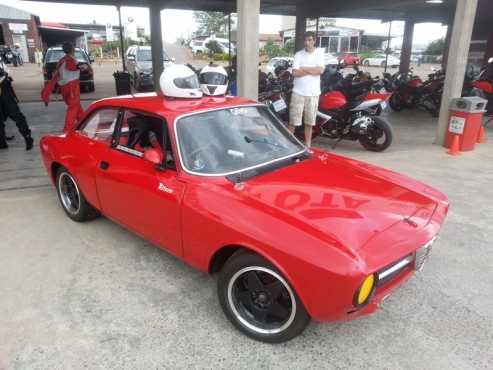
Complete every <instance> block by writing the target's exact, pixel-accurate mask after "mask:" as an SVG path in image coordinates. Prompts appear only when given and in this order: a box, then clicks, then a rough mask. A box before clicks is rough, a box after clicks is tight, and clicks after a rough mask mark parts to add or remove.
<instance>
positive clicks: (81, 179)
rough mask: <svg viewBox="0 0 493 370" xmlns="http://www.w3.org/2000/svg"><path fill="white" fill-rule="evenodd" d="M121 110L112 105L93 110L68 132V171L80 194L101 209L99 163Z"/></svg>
mask: <svg viewBox="0 0 493 370" xmlns="http://www.w3.org/2000/svg"><path fill="white" fill-rule="evenodd" d="M119 115H120V110H119V109H118V108H114V107H106V108H100V109H97V110H95V111H93V112H92V113H91V114H90V115H89V116H88V117H87V118H86V119H85V120H84V121H83V122H82V124H81V125H80V126H79V127H78V128H77V129H76V130H75V131H74V132H73V133H72V134H71V137H70V148H69V150H67V153H66V154H65V158H66V160H67V162H68V163H69V166H70V168H69V171H72V172H73V173H72V174H73V175H74V176H75V177H76V179H77V182H78V183H79V186H80V187H81V190H82V193H83V194H84V196H85V197H86V199H87V201H88V202H89V203H90V204H92V205H93V206H95V207H97V208H100V202H99V197H98V193H97V190H96V173H97V170H98V166H99V162H100V161H101V160H102V158H103V157H104V156H105V154H106V152H107V151H108V148H109V147H110V145H111V139H112V137H113V132H114V129H115V127H116V122H117V121H118V117H119Z"/></svg>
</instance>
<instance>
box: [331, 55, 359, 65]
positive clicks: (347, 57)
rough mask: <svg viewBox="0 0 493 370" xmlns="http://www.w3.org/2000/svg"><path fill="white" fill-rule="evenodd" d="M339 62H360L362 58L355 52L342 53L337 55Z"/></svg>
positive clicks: (351, 63) (347, 63) (349, 63)
mask: <svg viewBox="0 0 493 370" xmlns="http://www.w3.org/2000/svg"><path fill="white" fill-rule="evenodd" d="M337 60H338V61H339V63H341V62H342V63H344V64H345V65H348V66H350V65H353V64H359V62H360V59H359V56H358V55H355V54H341V55H339V56H338V57H337Z"/></svg>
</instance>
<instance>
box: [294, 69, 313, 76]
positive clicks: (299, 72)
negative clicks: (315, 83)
mask: <svg viewBox="0 0 493 370" xmlns="http://www.w3.org/2000/svg"><path fill="white" fill-rule="evenodd" d="M304 68H305V67H299V68H296V69H293V76H294V77H303V76H307V75H308V74H309V73H307V72H306V71H305V70H304Z"/></svg>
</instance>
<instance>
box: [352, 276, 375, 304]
mask: <svg viewBox="0 0 493 370" xmlns="http://www.w3.org/2000/svg"><path fill="white" fill-rule="evenodd" d="M374 289H375V275H373V274H371V275H368V276H367V277H366V278H365V280H363V283H362V284H361V286H360V287H359V289H358V290H357V291H356V295H355V297H354V303H355V305H356V306H362V305H364V304H365V303H367V302H368V299H369V298H370V297H371V295H372V293H373V290H374Z"/></svg>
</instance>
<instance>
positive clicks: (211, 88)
mask: <svg viewBox="0 0 493 370" xmlns="http://www.w3.org/2000/svg"><path fill="white" fill-rule="evenodd" d="M199 81H200V88H201V89H202V91H203V93H204V95H210V96H217V95H225V94H226V91H227V90H228V74H227V73H226V70H225V69H224V68H223V67H221V66H218V65H215V64H212V63H211V64H209V65H207V66H205V67H204V68H202V70H201V71H200V75H199Z"/></svg>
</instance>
